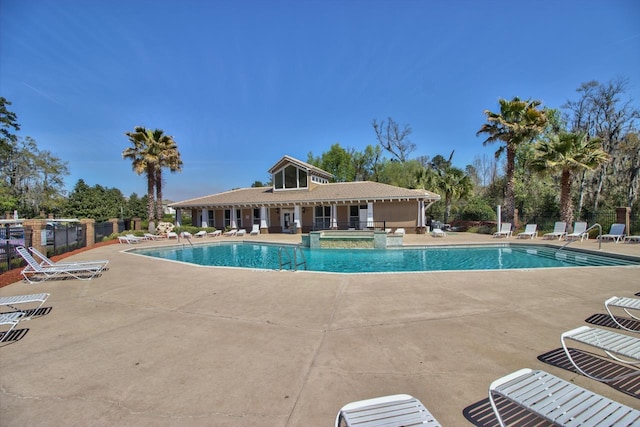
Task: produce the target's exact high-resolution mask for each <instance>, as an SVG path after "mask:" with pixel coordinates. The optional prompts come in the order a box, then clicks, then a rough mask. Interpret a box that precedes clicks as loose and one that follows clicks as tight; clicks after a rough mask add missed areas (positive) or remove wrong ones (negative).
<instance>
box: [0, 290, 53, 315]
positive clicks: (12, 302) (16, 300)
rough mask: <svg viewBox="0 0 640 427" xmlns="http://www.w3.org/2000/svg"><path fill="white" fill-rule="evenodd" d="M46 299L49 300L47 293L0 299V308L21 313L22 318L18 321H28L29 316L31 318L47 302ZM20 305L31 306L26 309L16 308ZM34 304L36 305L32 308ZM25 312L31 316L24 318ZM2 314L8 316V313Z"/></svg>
mask: <svg viewBox="0 0 640 427" xmlns="http://www.w3.org/2000/svg"><path fill="white" fill-rule="evenodd" d="M47 298H49V294H47V293H42V294H30V295H15V296H10V297H0V306H2V307H9V308H11V309H13V310H15V312H17V313H22V317H21V318H20V321H23V320H29V319H30V318H31V316H33V314H35V313H36V312H37V311H38V309H39V308H40V307H42V305H43V304H44V303H45V301H47ZM38 303H39V304H38ZM21 304H31V306H30V307H28V308H26V309H25V308H18V307H16V306H17V305H21ZM35 304H38V305H37V306H34V305H35ZM27 311H29V312H31V316H26V313H27ZM2 314H9V313H2Z"/></svg>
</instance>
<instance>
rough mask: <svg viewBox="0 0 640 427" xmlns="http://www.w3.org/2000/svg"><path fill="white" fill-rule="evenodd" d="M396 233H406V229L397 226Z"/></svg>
mask: <svg viewBox="0 0 640 427" xmlns="http://www.w3.org/2000/svg"><path fill="white" fill-rule="evenodd" d="M394 234H402V235H405V234H406V231H405V229H404V228H396V231H394Z"/></svg>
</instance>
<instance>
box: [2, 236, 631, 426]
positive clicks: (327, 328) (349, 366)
mask: <svg viewBox="0 0 640 427" xmlns="http://www.w3.org/2000/svg"><path fill="white" fill-rule="evenodd" d="M192 240H193V242H194V244H199V243H208V242H211V241H215V240H224V241H239V240H245V241H269V242H294V243H298V242H299V241H300V236H290V235H261V236H248V235H247V236H245V237H216V238H211V237H205V238H202V239H196V238H194V239H192ZM504 241H505V239H493V238H491V236H486V235H476V234H469V233H450V234H449V235H448V236H447V237H446V238H433V237H431V236H428V235H426V236H425V235H407V236H405V239H404V244H405V245H417V244H457V243H496V242H504ZM506 241H507V242H511V243H514V242H517V243H550V244H563V243H564V242H559V243H558V242H557V241H547V240H542V239H540V238H538V239H535V240H533V241H531V240H521V239H515V238H509V239H506ZM166 244H175V240H174V241H172V242H148V243H143V244H139V245H135V246H134V245H131V246H128V245H118V244H115V245H108V246H102V247H98V248H95V249H92V250H89V251H86V252H83V253H80V254H77V255H75V256H73V258H69V260H71V259H74V260H91V259H109V260H110V264H109V269H108V271H105V272H104V274H102V276H101V277H98V278H96V279H94V280H91V281H78V280H61V281H49V282H44V283H41V284H37V285H27V284H26V283H24V282H18V283H14V284H11V285H9V286H5V287H3V288H0V296H9V295H21V294H28V293H39V292H49V293H50V294H51V296H50V298H49V300H48V301H47V302H46V304H45V307H47V308H48V309H47V310H45V314H44V315H42V316H37V317H35V318H33V319H32V320H29V321H27V322H24V323H21V324H20V325H19V326H18V329H21V330H23V332H26V333H23V335H22V336H21V338H20V339H18V340H15V341H10V342H8V343H0V425H2V426H26V425H30V426H33V425H36V426H39V425H56V426H58V425H69V426H88V425H90V426H113V425H118V426H186V425H188V426H269V427H271V426H330V425H333V423H334V420H335V416H336V413H337V411H338V410H339V409H340V407H341V406H342V405H344V404H345V403H347V402H350V401H355V400H360V399H366V398H370V397H375V396H381V395H388V394H396V393H407V394H411V395H413V396H415V397H417V398H418V399H420V400H421V401H422V402H423V403H424V404H425V406H427V407H428V408H429V410H430V411H431V413H432V414H433V415H434V416H435V417H436V418H437V419H438V420H439V421H440V423H441V424H442V425H444V426H461V425H473V424H476V425H495V420H494V419H493V418H492V417H491V416H490V415H489V416H485V415H486V413H485V412H486V411H487V410H489V411H490V409H489V406H488V403H487V388H488V386H489V384H490V383H491V381H493V380H494V379H496V378H498V377H501V376H503V375H506V374H508V373H510V372H512V371H515V370H517V369H520V368H524V367H530V368H534V369H544V370H546V371H548V372H550V373H552V374H554V375H557V376H559V377H561V378H563V379H566V380H570V381H573V382H575V383H576V384H579V385H581V386H583V387H585V388H588V389H590V390H593V391H595V392H598V393H601V394H603V395H606V396H608V397H610V398H612V399H614V400H617V401H619V402H622V403H625V404H627V405H629V406H633V407H636V408H637V407H639V406H640V400H639V399H640V391H639V390H640V385H639V384H638V381H636V382H635V383H634V384H631V385H627V386H625V387H631V388H628V389H626V391H627V393H628V394H626V393H624V392H622V391H620V390H619V389H616V388H615V387H612V386H610V385H607V384H604V383H600V382H596V381H594V380H590V379H588V378H586V377H584V376H581V375H577V374H575V373H574V372H572V371H569V370H567V369H564V368H562V367H560V366H557V364H556V365H554V364H550V363H545V362H544V361H542V360H540V359H539V358H542V359H544V357H542V356H544V355H547V354H549V352H552V351H556V350H558V349H559V348H560V347H561V345H560V334H561V333H562V332H564V331H567V330H569V329H573V328H574V327H577V326H580V325H583V324H585V320H586V319H587V318H591V317H592V316H593V315H596V314H605V313H606V311H605V309H604V305H603V303H604V301H605V300H606V299H607V298H609V297H610V296H612V295H618V296H633V294H635V293H636V292H639V291H640V267H599V268H566V269H565V268H562V269H540V270H525V271H487V272H478V271H470V272H453V273H452V272H429V273H405V274H363V275H335V274H323V273H311V272H304V271H299V272H290V271H282V272H278V271H255V270H241V269H228V268H210V267H199V266H191V265H184V264H177V263H172V262H165V261H162V260H157V259H151V258H146V257H140V256H133V255H131V254H127V253H123V252H122V251H123V250H125V249H129V248H132V247H141V246H143V245H144V246H146V245H149V246H155V245H166ZM571 246H572V247H577V248H584V249H589V250H596V251H597V249H598V243H597V242H595V241H594V240H589V241H585V242H575V243H572V244H571ZM602 252H613V253H619V254H625V255H631V256H638V257H640V244H623V243H618V244H615V243H611V242H606V243H603V244H602ZM483 414H485V415H483Z"/></svg>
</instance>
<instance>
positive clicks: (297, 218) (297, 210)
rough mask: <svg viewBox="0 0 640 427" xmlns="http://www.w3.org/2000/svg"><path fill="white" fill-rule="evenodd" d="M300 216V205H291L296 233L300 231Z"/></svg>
mask: <svg viewBox="0 0 640 427" xmlns="http://www.w3.org/2000/svg"><path fill="white" fill-rule="evenodd" d="M301 216H302V210H301V209H300V205H295V206H294V207H293V218H294V220H293V223H294V224H295V225H296V231H297V232H298V233H301V232H302V225H301V223H300V217H301Z"/></svg>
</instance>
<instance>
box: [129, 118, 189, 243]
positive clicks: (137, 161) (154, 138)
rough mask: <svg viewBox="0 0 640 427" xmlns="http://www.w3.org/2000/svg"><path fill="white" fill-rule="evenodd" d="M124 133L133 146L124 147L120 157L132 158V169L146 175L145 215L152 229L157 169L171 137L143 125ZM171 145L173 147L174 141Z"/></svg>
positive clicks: (169, 145)
mask: <svg viewBox="0 0 640 427" xmlns="http://www.w3.org/2000/svg"><path fill="white" fill-rule="evenodd" d="M125 135H126V136H127V137H129V141H130V142H131V144H133V146H132V147H128V148H126V149H125V150H124V151H123V152H122V157H123V158H125V159H131V160H132V166H133V171H134V172H136V173H137V174H138V175H141V174H142V173H145V174H146V175H147V198H148V200H147V216H148V220H149V230H150V231H153V229H154V228H155V224H154V222H153V220H154V217H155V212H156V210H155V209H154V205H155V203H154V201H155V199H154V189H155V186H156V181H157V178H158V173H157V170H158V169H160V168H162V166H163V161H165V160H164V159H165V158H166V157H167V152H169V151H170V150H171V148H170V147H171V146H172V144H171V142H172V141H173V139H172V138H171V137H170V136H168V135H164V132H163V131H162V130H161V129H156V130H151V129H147V128H145V127H143V126H136V127H135V128H134V130H133V132H126V133H125ZM169 140H171V142H169ZM173 146H174V147H173V149H175V142H174V143H173ZM176 151H177V150H176ZM178 158H179V157H178Z"/></svg>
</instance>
